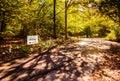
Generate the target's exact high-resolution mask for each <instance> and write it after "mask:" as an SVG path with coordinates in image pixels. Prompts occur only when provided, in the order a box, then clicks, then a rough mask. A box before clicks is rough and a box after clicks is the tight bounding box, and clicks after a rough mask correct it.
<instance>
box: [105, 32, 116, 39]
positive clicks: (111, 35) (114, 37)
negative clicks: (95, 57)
mask: <svg viewBox="0 0 120 81" xmlns="http://www.w3.org/2000/svg"><path fill="white" fill-rule="evenodd" d="M106 39H107V40H111V41H116V40H117V37H116V34H115V31H111V33H109V34H108V35H107V37H106Z"/></svg>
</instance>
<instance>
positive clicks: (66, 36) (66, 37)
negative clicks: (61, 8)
mask: <svg viewBox="0 0 120 81" xmlns="http://www.w3.org/2000/svg"><path fill="white" fill-rule="evenodd" d="M65 39H68V35H67V1H66V0H65Z"/></svg>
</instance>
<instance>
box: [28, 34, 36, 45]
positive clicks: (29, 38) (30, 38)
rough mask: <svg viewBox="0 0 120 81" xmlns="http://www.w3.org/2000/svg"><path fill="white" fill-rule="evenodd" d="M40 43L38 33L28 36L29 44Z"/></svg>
mask: <svg viewBox="0 0 120 81" xmlns="http://www.w3.org/2000/svg"><path fill="white" fill-rule="evenodd" d="M32 44H38V35H32V36H27V45H32Z"/></svg>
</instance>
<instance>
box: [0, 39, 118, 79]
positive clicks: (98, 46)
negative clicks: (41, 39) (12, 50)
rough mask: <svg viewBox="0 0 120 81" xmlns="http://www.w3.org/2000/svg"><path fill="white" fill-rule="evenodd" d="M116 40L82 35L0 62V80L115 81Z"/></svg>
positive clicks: (116, 73) (116, 76) (116, 75)
mask: <svg viewBox="0 0 120 81" xmlns="http://www.w3.org/2000/svg"><path fill="white" fill-rule="evenodd" d="M119 80H120V44H119V43H116V42H110V41H105V40H104V39H101V38H84V39H81V40H80V41H79V42H76V43H72V44H66V45H61V46H59V47H57V48H54V49H52V50H51V51H48V52H45V53H40V54H34V55H32V56H29V57H27V58H22V59H17V60H14V61H11V62H8V63H5V64H3V65H1V67H0V81H119Z"/></svg>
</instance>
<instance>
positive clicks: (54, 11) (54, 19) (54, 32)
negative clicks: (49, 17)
mask: <svg viewBox="0 0 120 81" xmlns="http://www.w3.org/2000/svg"><path fill="white" fill-rule="evenodd" d="M53 1H54V6H53V7H54V10H53V13H54V18H53V22H54V28H53V37H54V39H56V38H57V36H56V0H53Z"/></svg>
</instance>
